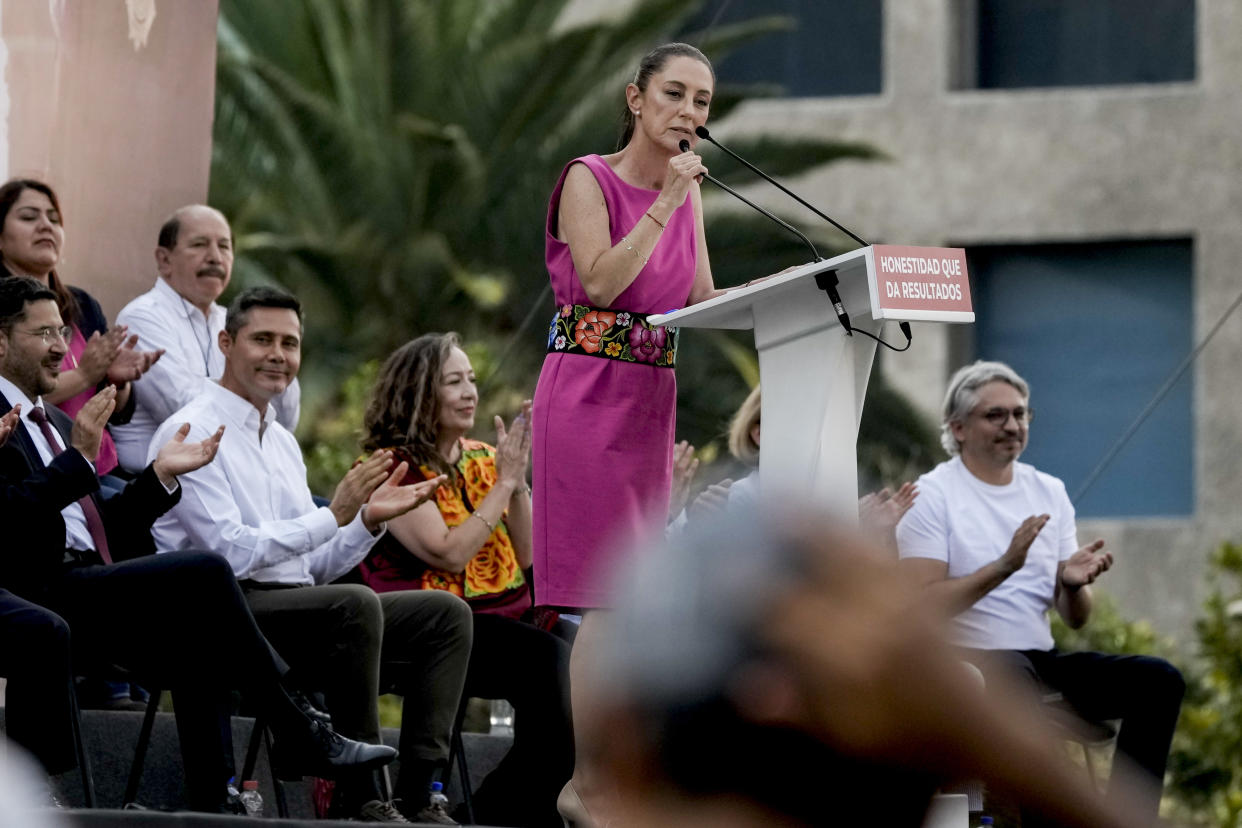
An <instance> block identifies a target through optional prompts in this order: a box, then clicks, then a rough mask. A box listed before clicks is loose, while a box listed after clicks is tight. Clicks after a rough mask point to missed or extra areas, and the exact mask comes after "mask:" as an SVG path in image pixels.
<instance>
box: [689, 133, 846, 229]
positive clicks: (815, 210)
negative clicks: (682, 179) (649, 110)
mask: <svg viewBox="0 0 1242 828" xmlns="http://www.w3.org/2000/svg"><path fill="white" fill-rule="evenodd" d="M694 134H695V135H697V136H699V137H700V138H702V139H703V140H704V141H709V142H711V143H712V144H714V145H716V146H717V147H719V148H720V149H722V150H724V151H725V152H726V153H727V154H728V155H729V156H730V157H732V158H733V159H734V160H736V161H738V162H740V163H741V164H742V165H743V166H745V167H746V168H747V169H748V170H750V171H751V172H753V173H754V174H755V175H757V176H759V177H760V178H762V179H763V180H764V181H766V182H768V183H769V184H772V185H775V186H776V187H777V188H778V189H779V190H780V191H781V192H782V193H784V194H785V195H787V196H789V197H790V198H792V199H793V200H794V201H796V202H798V203H799V204H801V205H802V206H803V207H805V208H807V209H808V210H810V211H811V212H812V213H814V214H815V215H817V216H819V217H820V218H822V219H823V220H824V221H826V222H828V223H829V224H831V225H832V226H833V227H835V228H837V229H838V230H840V231H841V232H842V233H844V234H845V235H847V236H849V237H850V238H851V239H853V240H854V241H856V242H858V243H859V244H860V245H862V246H863V247H866V246H867V242H866V241H864V240H863V239H862V238H860V237H859V236H856V235H855V234H854V233H852V232H850V231H849V230H847V229H846V228H845V227H843V226H841V225H840V224H838V223H837V222H836V221H835V220H834V219H833V218H832V217H831V216H829V215H828V214H827V213H824V212H822V211H821V210H820V209H819V208H818V207H816V206H815V205H813V204H811V203H810V202H808V201H807V200H806V199H804V198H802V197H801V196H799V195H798V194H797V193H795V192H794V191H793V190H791V189H789V188H788V187H786V186H785V185H784V184H782V183H781V182H779V181H777V180H776V179H775V178H773V177H772V176H770V175H768V174H767V173H765V172H764V171H763V170H761V169H759V168H758V167H756V166H755V165H754V164H752V163H750V162H749V161H747V160H746V159H745V158H743V157H742V156H740V155H738V154H737V153H736V152H734V151H733V150H731V149H729V148H728V147H726V146H725V145H724V144H722V143H720V142H719V141H717V140H716V139H715V138H713V137H712V135H711V133H710V132H708V131H707V127H705V126H700V127H695V129H694ZM683 151H684V150H683Z"/></svg>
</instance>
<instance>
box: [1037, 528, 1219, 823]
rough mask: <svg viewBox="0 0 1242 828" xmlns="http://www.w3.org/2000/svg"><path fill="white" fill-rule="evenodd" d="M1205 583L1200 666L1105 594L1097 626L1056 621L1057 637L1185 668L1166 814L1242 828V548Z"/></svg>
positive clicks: (1095, 615)
mask: <svg viewBox="0 0 1242 828" xmlns="http://www.w3.org/2000/svg"><path fill="white" fill-rule="evenodd" d="M1207 578H1208V582H1209V583H1210V584H1211V588H1210V591H1209V593H1208V597H1207V599H1206V600H1205V601H1204V604H1203V611H1202V613H1201V614H1200V616H1199V619H1198V621H1197V622H1196V623H1195V630H1196V634H1197V635H1196V637H1197V643H1198V647H1197V653H1196V654H1195V655H1196V658H1194V659H1188V658H1185V657H1178V656H1177V654H1176V650H1177V648H1175V646H1174V644H1173V642H1172V641H1170V640H1168V639H1165V638H1162V637H1161V636H1159V635H1157V634H1156V633H1155V632H1154V631H1153V630H1152V628H1151V626H1150V625H1148V624H1147V623H1146V622H1143V621H1128V620H1126V619H1125V618H1124V617H1123V616H1122V615H1121V613H1120V612H1118V610H1117V607H1116V604H1115V603H1114V602H1113V601H1111V600H1109V598H1108V596H1107V595H1105V594H1100V595H1097V596H1096V607H1095V610H1094V611H1093V612H1092V614H1091V622H1090V623H1089V624H1087V625H1086V626H1084V627H1082V628H1080V629H1078V630H1071V629H1069V628H1068V627H1066V626H1065V625H1064V624H1063V623H1062V622H1061V621H1060V619H1059V618H1057V617H1056V616H1055V614H1054V617H1053V634H1054V636H1055V638H1056V641H1057V646H1058V647H1060V648H1062V649H1066V650H1098V651H1101V652H1110V653H1140V654H1145V655H1157V656H1161V657H1163V658H1167V659H1169V660H1170V661H1173V662H1174V663H1176V664H1177V665H1178V666H1179V667H1180V668H1181V669H1182V673H1183V675H1184V676H1185V678H1186V698H1185V701H1184V703H1183V704H1182V715H1181V718H1180V719H1179V720H1178V726H1177V733H1176V734H1175V735H1174V737H1173V751H1172V754H1171V755H1170V757H1169V780H1168V787H1167V789H1166V790H1167V791H1168V794H1169V795H1168V796H1166V801H1165V806H1166V807H1165V810H1166V811H1168V812H1169V813H1170V815H1171V816H1173V817H1174V818H1176V819H1178V820H1183V821H1187V822H1191V823H1193V824H1195V825H1204V826H1211V827H1212V828H1237V826H1238V825H1240V824H1242V750H1240V749H1239V746H1242V693H1240V692H1239V688H1242V546H1238V545H1235V544H1232V543H1226V544H1223V545H1222V546H1220V548H1218V549H1217V550H1216V551H1215V552H1214V553H1213V554H1212V556H1211V558H1210V561H1209V568H1208V576H1207ZM1139 692H1141V690H1140V691H1139Z"/></svg>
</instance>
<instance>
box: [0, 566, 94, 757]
mask: <svg viewBox="0 0 1242 828" xmlns="http://www.w3.org/2000/svg"><path fill="white" fill-rule="evenodd" d="M0 676H5V677H6V678H8V680H9V681H8V686H7V687H6V689H5V728H6V729H7V731H8V736H9V738H10V739H12V740H13V741H14V742H16V743H17V744H19V745H21V746H22V747H24V748H25V749H26V750H28V751H30V752H31V753H32V754H33V755H34V757H35V758H36V759H38V760H39V762H40V763H41V764H42V765H43V769H44V770H45V771H47V772H48V773H49V774H57V773H64V772H65V771H67V770H70V769H72V768H73V766H74V765H75V764H77V757H76V753H75V750H74V742H73V718H72V717H73V701H72V697H71V694H72V692H73V668H72V665H71V658H70V642H69V625H68V624H67V623H65V620H64V619H63V618H61V617H60V616H59V615H57V614H56V613H54V612H52V611H51V610H49V609H47V608H45V607H41V606H39V605H38V604H32V603H31V602H29V601H27V600H25V599H22V598H19V597H17V596H16V595H14V594H12V593H11V592H7V591H5V590H0Z"/></svg>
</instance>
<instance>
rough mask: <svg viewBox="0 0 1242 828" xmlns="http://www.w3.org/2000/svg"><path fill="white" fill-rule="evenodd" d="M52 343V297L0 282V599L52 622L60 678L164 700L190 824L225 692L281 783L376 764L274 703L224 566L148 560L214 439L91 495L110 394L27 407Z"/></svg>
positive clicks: (225, 759) (215, 766)
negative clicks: (123, 676) (5, 414)
mask: <svg viewBox="0 0 1242 828" xmlns="http://www.w3.org/2000/svg"><path fill="white" fill-rule="evenodd" d="M67 336H68V329H67V328H65V327H64V322H63V321H62V320H61V317H60V313H59V311H58V310H57V307H56V301H55V295H54V294H52V293H51V292H50V291H48V290H47V289H46V288H44V287H43V285H42V284H40V283H39V282H37V281H34V280H32V279H26V278H23V277H12V278H7V279H0V410H7V409H9V408H13V409H16V411H17V415H16V417H14V416H13V415H10V416H9V423H10V425H11V428H12V433H11V434H10V435H9V438H8V440H7V441H6V442H5V444H4V445H3V446H2V447H0V482H2V483H3V484H4V486H3V500H2V503H0V508H3V510H4V515H5V518H6V519H5V521H4V526H5V530H6V536H5V550H4V553H3V555H0V588H4V589H7V590H9V591H11V592H12V593H14V594H16V595H17V596H18V597H19V598H21V599H24V600H25V601H27V602H32V603H34V604H36V605H39V606H41V607H44V608H47V609H50V610H52V611H53V612H54V613H55V614H56V615H58V616H59V617H60V618H61V619H63V621H64V622H65V623H67V624H68V627H69V628H70V629H72V630H73V654H74V663H75V666H76V667H78V668H81V667H84V666H89V665H91V664H119V665H121V666H123V667H125V668H127V669H130V670H134V671H136V672H138V673H140V674H141V675H143V676H144V677H145V676H150V677H151V678H152V679H153V680H154V681H155V682H157V683H159V684H160V685H162V686H164V687H168V688H170V689H172V690H173V692H174V696H175V699H176V713H177V730H178V734H179V736H180V741H181V752H182V760H183V763H184V766H185V778H186V789H187V791H186V792H187V799H188V801H189V803H190V806H191V807H192V808H194V809H196V810H218V809H221V808H222V807H223V806H224V805H225V797H226V788H225V786H226V782H227V780H228V777H229V776H230V775H231V772H232V755H231V753H232V747H231V744H229V742H228V739H227V736H226V733H227V727H226V726H225V725H226V724H227V720H225V719H224V718H223V715H224V714H225V712H226V707H225V704H224V702H225V700H226V699H227V692H228V691H229V689H231V688H238V689H241V690H242V691H243V692H244V693H246V694H247V695H248V696H249V697H250V698H252V699H253V701H254V702H255V703H256V705H258V706H259V708H260V709H261V710H263V711H264V712H265V713H266V715H267V716H268V718H269V722H270V724H271V726H272V728H273V730H274V731H275V732H276V734H277V747H278V748H281V749H282V750H281V751H280V754H281V755H280V756H279V757H278V760H279V761H281V763H282V764H285V765H286V770H293V771H295V772H300V773H307V774H314V775H318V776H335V775H337V774H338V773H339V772H340V771H342V770H345V769H352V768H358V767H376V766H379V765H382V764H384V763H386V762H388V761H391V760H392V758H394V756H395V751H393V750H392V749H391V748H387V747H384V746H382V745H368V744H364V743H360V742H354V741H351V740H348V739H343V738H342V737H340V736H338V735H337V734H336V733H334V732H333V731H332V730H331V729H330V728H328V727H327V726H326V725H325V724H324V723H323V722H322V721H320V720H318V719H316V718H315V717H314V716H313V715H311V712H313V711H310V712H308V711H307V709H306V706H305V704H304V703H302V704H301V705H300V704H299V700H298V699H297V698H295V696H293V695H291V694H290V692H289V691H288V690H286V688H285V687H284V674H285V673H286V672H287V670H288V668H287V666H286V665H285V664H284V663H283V662H282V661H281V660H280V658H279V656H277V655H276V653H275V652H274V651H273V650H272V649H271V647H270V645H269V644H268V643H267V641H266V639H264V638H263V636H262V634H261V633H260V632H259V629H258V626H257V625H256V624H255V621H254V617H253V616H252V615H251V614H250V610H249V609H248V608H247V606H246V602H245V599H244V597H243V596H242V593H241V590H240V589H239V588H238V586H237V582H236V580H235V579H234V577H233V573H232V570H231V569H230V568H229V565H228V563H227V562H226V561H224V560H223V559H222V558H220V557H219V556H218V555H214V554H209V553H200V552H184V553H176V554H167V555H160V556H158V557H157V556H155V555H154V554H152V553H153V552H154V551H155V550H154V546H153V543H152V540H151V534H150V528H151V524H152V523H153V522H154V521H155V519H156V518H158V517H159V516H160V515H162V514H163V513H164V512H166V511H167V510H168V509H169V508H171V507H172V506H173V505H174V504H175V503H176V502H177V500H178V499H179V498H180V496H181V490H180V485H179V484H178V482H177V475H179V474H185V473H187V472H190V471H193V470H194V469H197V468H200V467H201V466H203V465H205V464H207V463H209V462H211V460H212V458H213V457H214V456H215V453H216V449H217V447H218V446H219V442H220V435H221V433H222V431H223V429H222V428H221V429H220V430H217V431H216V433H215V434H214V435H212V436H211V437H209V438H207V439H205V440H203V441H201V442H198V443H186V442H185V435H186V433H187V432H188V424H187V426H186V427H185V428H183V429H181V430H180V431H179V432H177V434H176V436H174V438H173V439H172V440H170V441H169V443H168V444H167V445H166V446H164V448H163V449H162V450H161V451H160V452H159V454H158V456H157V457H156V458H155V460H154V461H153V462H152V463H151V464H150V465H149V466H147V467H146V469H144V470H143V471H142V472H141V473H140V474H139V475H138V477H137V478H136V479H135V480H134V481H133V482H131V483H130V484H129V485H128V486H127V487H126V488H125V489H124V490H123V491H122V492H121V493H120V494H118V495H116V496H115V497H112V498H110V499H109V500H107V501H103V500H101V499H99V498H98V497H97V495H96V493H97V491H98V489H99V482H98V479H97V478H96V476H95V473H94V466H93V462H94V459H95V456H96V453H97V452H98V450H99V440H100V435H101V434H102V432H103V427H104V424H105V423H106V422H107V420H108V417H109V415H110V414H111V413H112V409H113V407H114V406H115V398H116V391H115V389H113V388H111V387H108V388H105V389H104V390H102V391H100V392H99V393H98V394H97V395H96V396H95V397H94V398H92V399H91V400H90V401H89V402H88V403H87V404H86V406H85V407H84V408H83V409H82V410H81V411H80V412H79V413H78V416H77V418H76V419H75V420H73V421H72V422H71V421H70V420H69V419H68V417H66V416H65V415H64V414H62V413H61V412H60V411H59V410H58V409H56V408H55V407H53V406H44V405H43V402H42V395H43V394H46V393H48V392H49V391H51V390H52V389H54V388H55V387H56V381H57V377H58V374H59V366H60V364H61V361H62V360H63V358H64V356H65V352H66V349H67V342H66V338H67ZM14 420H15V421H14ZM0 597H3V596H2V595H0ZM0 608H2V605H0ZM30 657H32V658H33V657H37V654H35V653H32V654H30ZM40 668H41V674H43V675H46V674H47V673H49V672H56V673H57V675H58V677H59V676H63V674H64V670H65V666H64V663H63V659H61V660H60V662H59V663H58V662H57V657H56V655H55V653H52V654H51V656H50V658H49V659H48V663H46V664H39V665H36V669H35V670H30V669H27V670H26V673H27V674H29V673H31V672H40ZM17 680H18V682H19V683H20V681H21V678H20V677H19V678H18V679H17ZM54 681H59V678H57V679H55V680H54ZM18 698H21V695H20V693H19V696H18ZM11 712H12V713H13V715H24V714H22V713H19V711H11ZM65 715H68V713H67V711H66V713H65ZM48 770H53V769H52V768H50V767H49V768H48Z"/></svg>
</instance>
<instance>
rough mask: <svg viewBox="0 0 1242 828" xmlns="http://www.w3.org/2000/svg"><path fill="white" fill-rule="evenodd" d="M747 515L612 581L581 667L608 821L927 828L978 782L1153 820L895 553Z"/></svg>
mask: <svg viewBox="0 0 1242 828" xmlns="http://www.w3.org/2000/svg"><path fill="white" fill-rule="evenodd" d="M803 514H809V512H804V513H803ZM738 517H739V516H736V515H731V516H730V517H729V518H726V519H725V520H724V521H723V522H721V523H720V524H718V525H715V526H712V527H711V528H709V529H707V530H703V529H699V528H692V529H691V530H690V531H689V532H687V533H686V534H685V535H684V536H682V537H681V538H680V539H679V540H678V541H677V542H676V543H675V544H673V545H671V546H668V547H662V548H656V549H652V550H649V551H648V552H647V553H646V554H644V555H643V556H642V557H641V558H640V559H639V560H637V561H635V562H633V563H632V564H631V565H630V566H629V567H627V569H626V571H625V572H624V573H623V577H622V578H621V579H620V580H619V589H618V590H617V592H616V594H615V596H614V605H615V606H616V607H617V609H616V611H615V612H614V613H613V615H612V617H611V618H610V619H609V624H608V625H607V626H606V627H605V628H604V630H603V631H602V634H601V643H600V646H599V648H598V649H597V651H595V652H593V653H592V654H591V657H590V659H589V660H588V662H587V663H586V664H585V665H584V666H585V674H586V676H587V679H588V684H587V685H586V686H584V687H583V688H582V693H583V698H584V699H585V700H586V703H585V704H584V708H583V710H582V711H580V712H581V721H582V722H583V726H584V727H586V728H588V732H587V733H586V734H584V737H585V741H586V742H587V743H588V744H591V745H592V746H593V748H594V750H595V753H594V755H593V761H594V762H595V763H596V764H597V765H598V767H599V768H600V769H601V772H602V777H603V780H604V783H605V784H604V787H606V788H608V789H610V791H611V796H610V797H606V798H604V797H602V798H601V801H600V804H599V808H600V811H599V813H598V814H597V818H599V819H601V820H603V819H611V820H612V821H613V824H620V825H626V826H655V825H682V826H699V825H702V826H708V825H711V826H770V825H790V826H797V825H864V824H876V825H885V826H896V828H902V827H903V826H910V828H916V827H917V826H919V825H921V824H922V821H923V816H924V813H925V811H926V808H927V805H928V803H929V801H930V798H931V796H932V795H933V792H934V791H935V790H936V788H937V787H938V786H939V785H942V784H944V783H947V782H951V781H953V780H956V779H962V778H968V777H971V776H979V777H982V778H984V779H985V780H987V781H988V782H990V783H991V784H992V785H994V786H996V787H997V788H1000V789H1003V790H1005V791H1007V792H1008V793H1009V794H1010V795H1012V796H1013V797H1014V798H1015V799H1017V800H1018V801H1020V802H1022V803H1024V804H1026V805H1027V806H1028V807H1030V808H1031V809H1032V810H1033V811H1035V812H1037V813H1040V814H1041V815H1042V816H1044V817H1045V818H1047V819H1048V820H1050V821H1051V822H1052V823H1053V824H1056V825H1062V826H1080V827H1081V828H1087V827H1088V826H1091V828H1123V826H1124V828H1141V826H1146V825H1150V824H1152V820H1151V818H1149V817H1145V816H1143V815H1138V814H1136V813H1134V812H1133V809H1131V808H1129V807H1128V806H1127V805H1126V804H1124V803H1115V802H1109V801H1106V800H1105V799H1104V798H1103V797H1101V796H1100V795H1099V794H1098V793H1096V791H1095V790H1094V789H1093V788H1092V787H1091V786H1090V785H1089V784H1088V783H1087V781H1086V780H1085V779H1084V778H1083V774H1082V772H1081V770H1080V769H1077V768H1072V767H1067V765H1066V763H1065V762H1064V761H1063V760H1062V756H1061V747H1060V745H1059V744H1057V743H1056V742H1054V741H1053V740H1051V739H1048V738H1047V737H1046V736H1045V735H1044V733H1043V731H1042V729H1041V728H1040V726H1039V725H1038V723H1037V721H1036V720H1035V718H1034V717H1033V716H1032V715H1031V714H1030V712H1029V711H1028V709H1027V708H1025V707H1024V706H1022V705H1016V704H1013V703H1010V702H1008V701H1006V700H1004V699H1001V698H996V697H992V696H989V695H987V694H985V693H984V692H983V690H982V689H981V688H980V686H979V683H978V682H977V681H976V680H974V679H973V678H971V677H970V676H969V675H968V674H967V672H966V671H964V670H962V669H961V665H960V663H959V661H958V659H957V656H956V655H955V653H954V651H953V650H952V649H951V648H950V647H949V646H948V645H947V644H946V643H945V641H944V639H943V636H942V632H943V628H944V624H945V618H944V615H943V613H942V612H941V611H940V610H939V608H937V607H935V606H932V605H929V604H927V603H926V602H922V601H920V600H919V599H920V595H919V592H918V590H917V589H915V588H913V587H911V586H909V585H906V584H905V582H903V581H902V580H901V579H899V578H898V577H897V572H896V570H897V564H896V563H895V562H893V561H892V560H891V559H890V558H888V556H886V555H885V554H884V553H883V552H881V551H879V550H876V549H875V548H874V547H871V546H869V545H867V544H866V543H865V542H863V541H860V540H859V539H858V538H857V537H856V536H851V535H847V534H844V533H842V532H840V531H838V530H837V529H836V528H835V527H833V526H832V525H829V524H825V523H821V522H817V521H815V520H811V519H805V518H802V517H796V516H794V515H793V513H790V514H788V515H783V516H781V517H782V519H781V522H780V523H779V528H774V527H776V526H777V524H772V523H768V522H766V521H763V520H755V519H753V517H749V516H743V518H744V519H742V520H738ZM669 584H679V585H682V586H683V588H682V589H677V590H671V589H669V588H668V585H669Z"/></svg>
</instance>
